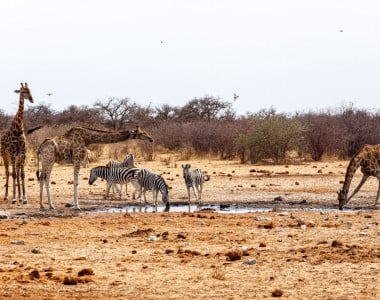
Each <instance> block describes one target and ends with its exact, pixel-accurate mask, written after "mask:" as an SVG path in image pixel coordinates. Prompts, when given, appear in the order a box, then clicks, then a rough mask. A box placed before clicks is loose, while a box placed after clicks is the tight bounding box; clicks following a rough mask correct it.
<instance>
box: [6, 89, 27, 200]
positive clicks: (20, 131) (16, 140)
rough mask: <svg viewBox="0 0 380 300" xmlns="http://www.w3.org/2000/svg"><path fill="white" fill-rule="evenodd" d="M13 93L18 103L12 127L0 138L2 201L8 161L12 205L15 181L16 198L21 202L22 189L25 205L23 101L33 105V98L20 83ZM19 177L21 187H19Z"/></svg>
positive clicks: (7, 179) (7, 176)
mask: <svg viewBox="0 0 380 300" xmlns="http://www.w3.org/2000/svg"><path fill="white" fill-rule="evenodd" d="M14 92H15V93H17V94H19V95H20V101H19V105H18V110H17V113H16V116H15V117H14V119H13V121H12V125H11V127H10V128H9V130H8V131H7V132H5V134H4V135H3V136H2V138H1V156H2V157H3V161H4V167H5V177H6V180H5V195H4V200H8V184H9V161H10V162H11V164H12V178H13V198H12V204H14V203H16V181H17V189H18V197H19V200H20V201H21V190H20V188H21V187H22V203H23V204H27V203H28V200H27V198H26V194H25V173H24V163H25V157H26V147H25V134H24V123H23V117H24V100H25V99H27V100H29V102H31V103H33V97H32V94H31V93H30V89H29V87H28V84H27V83H26V82H25V83H24V84H23V83H21V88H20V89H19V90H15V91H14ZM20 177H21V186H20Z"/></svg>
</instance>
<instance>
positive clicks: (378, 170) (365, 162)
mask: <svg viewBox="0 0 380 300" xmlns="http://www.w3.org/2000/svg"><path fill="white" fill-rule="evenodd" d="M359 167H361V171H362V173H363V177H362V180H361V181H360V183H359V185H358V186H357V187H356V189H355V190H354V192H353V193H352V194H351V196H350V197H348V190H349V188H350V184H351V181H352V178H353V177H354V174H355V172H356V170H357V169H358V168H359ZM370 176H374V177H376V178H377V180H378V181H379V187H378V190H377V196H376V201H375V204H374V206H376V205H377V201H378V200H379V195H380V145H364V146H362V147H361V148H360V149H359V150H358V152H356V153H355V154H354V156H353V157H352V158H351V161H350V163H349V164H348V167H347V172H346V177H345V180H344V184H343V188H342V189H341V190H340V191H339V192H338V200H339V209H340V210H342V209H343V206H344V205H346V204H347V203H348V201H350V199H351V198H352V197H353V196H354V195H355V194H356V193H357V192H359V190H360V188H361V187H362V185H363V184H364V183H365V182H366V180H367V179H368V177H370Z"/></svg>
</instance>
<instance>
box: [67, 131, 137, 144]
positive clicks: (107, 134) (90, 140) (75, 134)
mask: <svg viewBox="0 0 380 300" xmlns="http://www.w3.org/2000/svg"><path fill="white" fill-rule="evenodd" d="M65 135H66V136H67V137H70V138H73V139H80V140H81V141H83V143H84V144H85V145H91V144H110V143H117V142H121V141H125V140H128V139H130V138H131V132H130V131H119V132H112V131H103V130H96V129H91V128H86V127H74V128H72V129H70V130H69V131H68V132H67V133H66V134H65Z"/></svg>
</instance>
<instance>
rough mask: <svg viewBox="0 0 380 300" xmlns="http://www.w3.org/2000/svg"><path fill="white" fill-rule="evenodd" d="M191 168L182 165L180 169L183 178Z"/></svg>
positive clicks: (187, 165)
mask: <svg viewBox="0 0 380 300" xmlns="http://www.w3.org/2000/svg"><path fill="white" fill-rule="evenodd" d="M190 168H191V165H190V164H185V165H182V169H183V177H185V176H186V175H188V174H189V170H190Z"/></svg>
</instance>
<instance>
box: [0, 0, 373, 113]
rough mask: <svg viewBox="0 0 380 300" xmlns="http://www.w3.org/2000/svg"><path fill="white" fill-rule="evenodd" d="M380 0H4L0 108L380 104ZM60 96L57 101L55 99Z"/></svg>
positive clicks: (0, 4) (0, 5)
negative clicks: (124, 101)
mask: <svg viewBox="0 0 380 300" xmlns="http://www.w3.org/2000/svg"><path fill="white" fill-rule="evenodd" d="M379 30H380V2H379V1H378V0H361V1H358V0H356V1H354V0H339V1H338V0H315V1H314V0H261V1H257V0H214V1H212V0H188V1H184V0H139V1H137V0H136V1H129V0H120V1H119V0H64V1H47V0H0V37H1V46H0V49H1V50H0V51H1V55H0V109H2V110H4V111H6V112H7V113H14V112H15V111H16V109H17V105H18V96H17V95H16V94H14V93H13V90H14V89H16V88H19V85H20V82H24V81H26V82H28V83H29V85H30V88H31V90H32V93H33V96H34V99H35V101H36V102H37V103H43V104H51V107H52V108H53V109H56V110H62V109H64V108H66V107H67V106H69V105H71V104H75V105H88V106H92V105H93V104H94V102H95V101H97V100H106V99H108V98H109V97H129V98H130V99H131V100H132V101H135V102H136V103H138V104H140V105H147V104H149V103H151V104H152V105H153V106H156V105H160V104H164V103H167V104H170V105H178V106H182V105H184V104H185V103H186V102H188V101H189V100H191V99H193V98H195V97H198V98H199V97H203V96H205V95H211V96H215V97H220V98H221V99H222V100H224V101H233V94H234V93H236V94H238V95H239V96H240V97H239V98H238V100H236V101H235V102H234V104H233V108H234V109H236V111H237V112H238V114H244V113H245V112H257V111H258V110H260V109H265V108H270V107H274V108H275V109H276V110H277V111H279V112H295V111H309V110H316V109H325V108H331V107H333V108H335V107H339V106H341V105H345V104H348V103H350V102H352V103H354V105H355V107H358V108H366V109H378V108H379V107H380V105H379V100H380V34H379ZM50 92H52V93H54V94H53V95H52V96H47V95H46V94H47V93H50Z"/></svg>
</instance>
